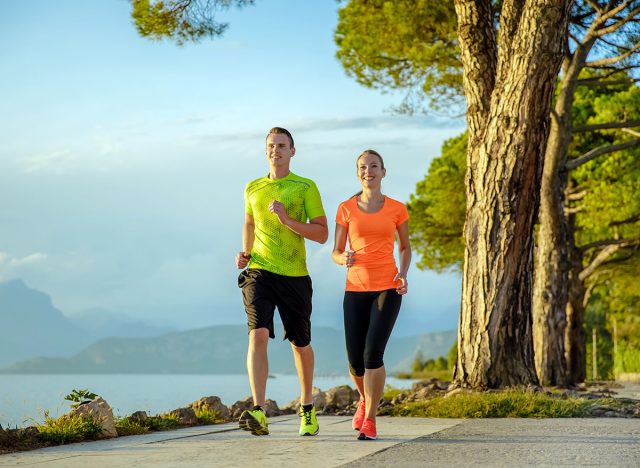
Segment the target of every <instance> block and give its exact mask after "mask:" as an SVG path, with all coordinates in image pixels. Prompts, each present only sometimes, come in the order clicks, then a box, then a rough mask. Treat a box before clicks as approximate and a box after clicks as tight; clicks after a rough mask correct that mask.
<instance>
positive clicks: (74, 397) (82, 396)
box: [64, 389, 98, 408]
mask: <svg viewBox="0 0 640 468" xmlns="http://www.w3.org/2000/svg"><path fill="white" fill-rule="evenodd" d="M97 397H98V395H97V394H95V393H93V392H90V391H89V390H87V389H84V390H76V389H73V390H72V391H71V393H69V394H68V395H67V396H65V397H64V399H65V400H67V401H72V402H74V403H72V404H70V405H69V406H71V408H77V407H78V406H80V405H83V404H85V403H89V402H90V401H93V400H95V399H96V398H97Z"/></svg>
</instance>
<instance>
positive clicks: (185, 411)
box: [170, 406, 198, 426]
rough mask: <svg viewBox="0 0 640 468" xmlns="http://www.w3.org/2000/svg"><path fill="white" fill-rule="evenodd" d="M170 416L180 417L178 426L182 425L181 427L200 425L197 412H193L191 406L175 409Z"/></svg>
mask: <svg viewBox="0 0 640 468" xmlns="http://www.w3.org/2000/svg"><path fill="white" fill-rule="evenodd" d="M170 414H172V415H175V416H177V417H178V424H180V425H181V426H191V425H193V424H197V423H198V419H197V418H196V412H195V411H193V409H192V408H191V407H190V406H187V407H186V408H178V409H174V410H173V411H171V413H170Z"/></svg>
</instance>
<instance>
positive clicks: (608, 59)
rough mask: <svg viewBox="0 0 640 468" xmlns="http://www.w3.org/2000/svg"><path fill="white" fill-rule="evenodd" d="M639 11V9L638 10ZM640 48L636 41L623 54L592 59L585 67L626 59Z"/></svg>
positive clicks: (599, 65)
mask: <svg viewBox="0 0 640 468" xmlns="http://www.w3.org/2000/svg"><path fill="white" fill-rule="evenodd" d="M639 12H640V10H639ZM638 49H640V42H636V43H635V44H634V45H633V47H631V48H629V49H628V50H627V51H626V52H625V53H624V54H620V55H617V56H615V57H608V58H605V59H600V60H594V61H593V62H587V63H586V64H585V65H586V66H587V67H601V66H603V65H611V64H613V63H618V62H620V61H622V60H624V59H626V58H627V57H629V56H630V55H631V54H633V53H634V52H635V51H636V50H638Z"/></svg>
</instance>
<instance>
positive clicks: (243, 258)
mask: <svg viewBox="0 0 640 468" xmlns="http://www.w3.org/2000/svg"><path fill="white" fill-rule="evenodd" d="M250 259H251V254H248V253H244V252H238V253H237V254H236V266H237V267H238V269H240V270H242V269H243V268H246V267H247V265H248V264H249V260H250Z"/></svg>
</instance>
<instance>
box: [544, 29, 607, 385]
mask: <svg viewBox="0 0 640 468" xmlns="http://www.w3.org/2000/svg"><path fill="white" fill-rule="evenodd" d="M594 42H595V40H594V39H587V40H586V41H585V42H584V43H582V44H580V45H579V46H578V47H577V48H576V50H575V51H574V52H573V54H572V55H571V57H570V58H568V59H567V60H565V63H564V66H563V78H562V81H561V83H560V92H559V93H558V99H557V101H556V106H555V112H554V117H553V118H552V120H551V130H550V134H549V139H548V141H547V146H546V151H545V156H544V170H543V174H542V182H541V189H540V211H539V214H538V223H539V229H538V243H537V249H536V268H535V275H534V277H535V281H534V290H533V348H534V354H535V362H536V372H537V374H538V379H539V381H540V384H541V385H557V386H567V385H568V384H570V383H572V382H570V379H569V374H568V373H567V362H566V360H565V330H566V325H567V317H566V312H567V301H568V299H569V270H570V269H571V259H570V258H569V255H570V254H569V251H568V248H569V246H570V245H573V244H574V239H573V235H571V238H570V235H569V226H568V224H567V218H566V216H565V213H564V207H565V188H566V186H567V182H568V170H567V169H566V167H565V165H566V162H567V155H568V152H569V144H570V143H571V130H572V129H571V109H572V107H573V100H574V95H575V89H576V86H577V80H578V76H579V74H580V71H581V70H582V69H583V68H584V64H585V62H586V59H587V56H588V55H589V52H590V51H591V48H592V47H593V43H594Z"/></svg>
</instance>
